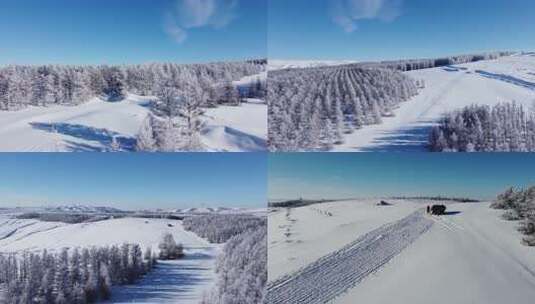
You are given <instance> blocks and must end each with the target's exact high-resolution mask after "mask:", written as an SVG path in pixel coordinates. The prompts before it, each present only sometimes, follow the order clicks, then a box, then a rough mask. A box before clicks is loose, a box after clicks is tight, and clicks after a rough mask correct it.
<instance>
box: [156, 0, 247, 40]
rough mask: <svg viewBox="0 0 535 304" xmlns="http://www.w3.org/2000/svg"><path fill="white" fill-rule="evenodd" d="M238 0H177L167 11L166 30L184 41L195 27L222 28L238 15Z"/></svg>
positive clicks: (175, 37) (173, 36) (170, 34)
mask: <svg viewBox="0 0 535 304" xmlns="http://www.w3.org/2000/svg"><path fill="white" fill-rule="evenodd" d="M237 6H238V0H176V3H175V7H174V8H173V9H172V10H171V11H169V12H167V14H166V16H165V20H164V30H165V32H166V33H167V34H168V35H169V36H170V37H171V38H172V39H173V40H175V41H176V42H178V43H182V42H184V41H186V39H187V37H188V31H189V30H192V29H195V28H202V27H211V28H215V29H218V28H222V27H225V26H227V25H228V24H229V23H230V22H231V21H232V20H233V19H234V18H235V17H236V8H237Z"/></svg>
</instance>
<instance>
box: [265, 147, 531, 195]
mask: <svg viewBox="0 0 535 304" xmlns="http://www.w3.org/2000/svg"><path fill="white" fill-rule="evenodd" d="M268 164H269V165H268V168H269V169H268V174H269V177H268V183H269V187H268V198H269V200H270V201H271V200H274V199H283V198H290V199H291V198H294V199H296V198H300V197H303V198H306V199H312V200H313V199H327V200H330V199H340V198H374V197H375V198H379V197H401V196H405V197H417V196H425V197H431V196H443V197H450V198H470V199H476V200H481V201H490V200H492V199H494V198H496V195H497V194H499V193H501V192H503V191H505V190H506V189H507V188H508V187H517V188H518V187H528V186H532V185H535V176H533V175H532V173H531V172H533V171H535V155H532V154H523V153H502V154H500V153H489V154H485V153H474V154H472V153H455V154H451V153H445V154H434V153H427V152H425V153H368V154H367V153H362V154H361V153H356V154H355V153H305V154H300V153H286V154H275V155H269V160H268ZM494 172H496V173H495V174H493V173H494Z"/></svg>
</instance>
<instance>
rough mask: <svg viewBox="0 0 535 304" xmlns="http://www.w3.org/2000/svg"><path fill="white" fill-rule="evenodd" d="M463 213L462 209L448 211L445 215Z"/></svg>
mask: <svg viewBox="0 0 535 304" xmlns="http://www.w3.org/2000/svg"><path fill="white" fill-rule="evenodd" d="M459 213H461V211H446V212H444V215H457V214H459Z"/></svg>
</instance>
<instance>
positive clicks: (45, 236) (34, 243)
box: [0, 215, 221, 303]
mask: <svg viewBox="0 0 535 304" xmlns="http://www.w3.org/2000/svg"><path fill="white" fill-rule="evenodd" d="M170 225H172V226H170ZM166 232H169V233H172V234H173V236H174V238H175V240H176V242H177V243H182V244H183V245H184V249H185V250H184V252H185V254H186V258H184V259H181V260H177V261H169V262H161V264H160V265H159V266H158V267H157V268H156V269H155V270H154V271H153V272H151V273H150V274H148V275H147V276H145V277H144V278H143V279H142V280H141V281H140V282H138V283H137V284H135V285H131V286H116V287H114V291H113V298H112V301H111V303H177V302H180V303H198V302H199V301H200V299H201V298H202V295H203V294H204V293H205V292H208V291H209V290H210V289H211V288H212V286H213V283H214V282H215V271H214V269H215V258H216V256H217V254H218V253H219V250H220V248H221V247H220V245H215V244H210V243H209V242H207V241H206V240H204V239H202V238H200V237H198V236H197V235H195V234H194V233H192V232H189V231H185V230H184V229H183V227H182V223H181V221H177V220H167V219H142V218H120V219H111V220H105V221H99V222H91V223H82V224H65V223H58V222H42V221H38V220H19V219H13V218H11V217H9V216H7V215H0V252H3V253H13V252H15V253H20V252H23V251H40V250H42V249H47V250H48V251H52V252H53V251H57V250H59V249H61V248H65V247H67V248H74V247H91V246H108V245H114V244H116V245H121V244H123V243H125V242H127V243H137V244H140V245H141V247H142V249H143V250H144V249H145V248H147V247H149V246H150V247H151V248H152V249H153V251H157V250H158V243H159V241H160V239H161V237H162V235H163V234H164V233H166Z"/></svg>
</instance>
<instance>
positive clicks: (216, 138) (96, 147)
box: [0, 94, 267, 152]
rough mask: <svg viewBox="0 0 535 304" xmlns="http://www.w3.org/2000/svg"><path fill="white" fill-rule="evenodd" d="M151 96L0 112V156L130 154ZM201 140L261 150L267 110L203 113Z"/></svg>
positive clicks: (217, 147)
mask: <svg viewBox="0 0 535 304" xmlns="http://www.w3.org/2000/svg"><path fill="white" fill-rule="evenodd" d="M150 100H151V97H142V96H137V95H132V94H130V95H128V97H127V98H126V99H125V100H123V101H120V102H106V101H103V100H101V99H98V98H94V99H92V100H91V101H88V102H86V103H84V104H81V105H78V106H51V107H29V108H26V109H23V110H20V111H14V112H6V111H3V112H0V151H2V152H78V151H110V150H112V139H113V138H115V139H116V141H117V142H118V144H119V146H120V147H119V150H121V151H131V150H132V149H133V148H134V145H135V137H136V135H137V133H138V131H139V128H140V126H141V123H142V121H143V119H144V118H145V117H146V115H147V114H148V111H149V109H148V107H147V106H148V103H149V102H150ZM203 120H204V122H205V128H204V129H203V130H202V136H201V140H202V142H203V143H204V145H205V146H206V149H207V150H208V151H229V152H241V151H260V150H265V149H266V138H267V105H266V104H265V103H258V102H255V101H254V100H252V102H251V103H244V104H243V105H242V106H240V107H228V106H220V107H218V108H213V109H206V112H205V115H204V117H203Z"/></svg>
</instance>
